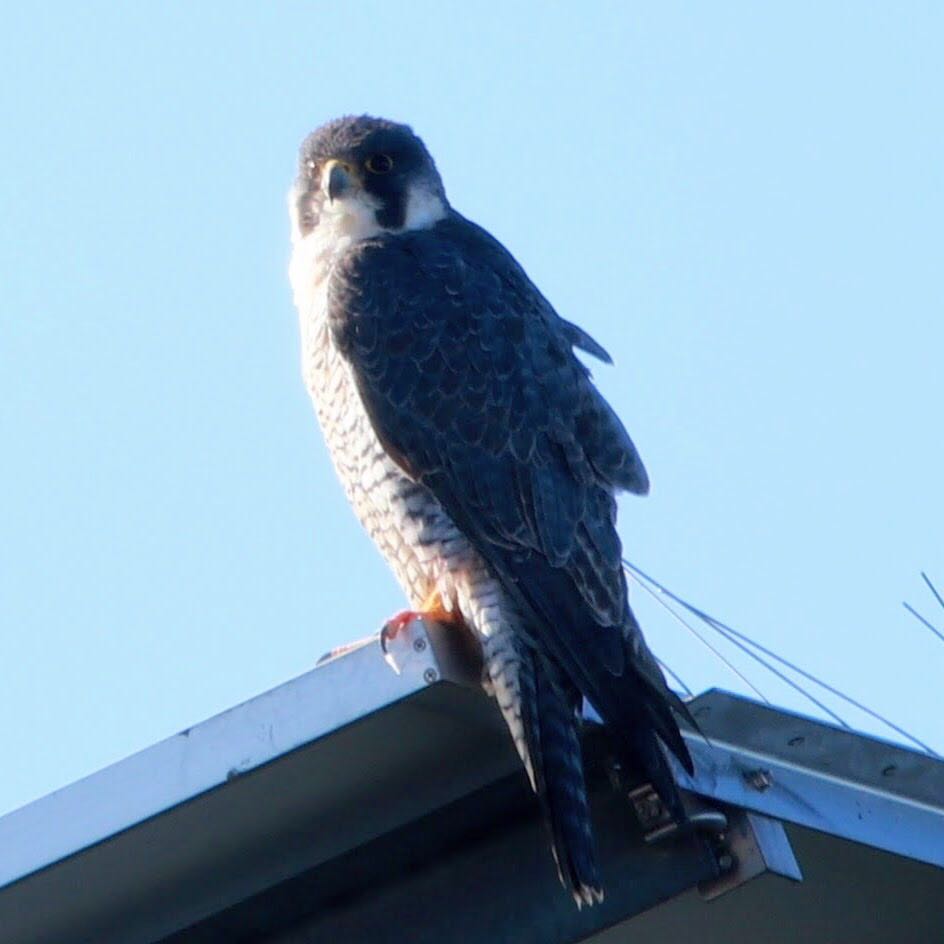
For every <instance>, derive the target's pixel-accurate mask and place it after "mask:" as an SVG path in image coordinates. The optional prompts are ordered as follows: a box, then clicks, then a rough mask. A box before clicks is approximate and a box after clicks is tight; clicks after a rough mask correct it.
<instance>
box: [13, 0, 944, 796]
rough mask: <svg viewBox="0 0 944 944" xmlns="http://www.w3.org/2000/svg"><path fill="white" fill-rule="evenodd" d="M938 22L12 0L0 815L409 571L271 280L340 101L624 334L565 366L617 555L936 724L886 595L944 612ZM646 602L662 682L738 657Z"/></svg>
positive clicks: (200, 702) (201, 714)
mask: <svg viewBox="0 0 944 944" xmlns="http://www.w3.org/2000/svg"><path fill="white" fill-rule="evenodd" d="M942 26H944V16H942V13H941V8H940V6H939V5H937V4H931V3H928V4H917V3H902V4H895V5H891V4H885V5H880V4H868V3H866V4H826V5H824V4H791V5H789V7H784V8H782V9H780V10H779V11H775V10H773V9H772V8H771V5H767V4H763V5H762V4H751V3H745V4H710V5H709V4H704V5H694V4H674V3H661V2H660V3H650V4H645V5H637V4H631V3H630V4H625V3H611V4H604V3H597V4H589V5H587V6H586V7H583V8H581V10H580V12H579V13H578V12H577V10H576V7H575V5H573V4H540V5H538V4H516V3H512V4H502V5H501V6H499V5H498V4H475V3H461V4H459V3H449V2H446V3H411V4H409V5H405V4H394V3H378V2H363V3H358V4H340V5H339V4H316V3H272V4H243V3H239V2H235V3H234V2H228V3H209V2H208V3H201V4H184V3H168V4H161V5H158V4H149V5H144V4H140V5H122V6H119V5H113V4H94V3H93V4H83V5H80V6H76V5H75V4H65V3H52V4H48V5H45V6H44V7H42V9H41V11H38V10H36V9H31V10H27V9H26V8H25V7H23V6H22V5H21V6H20V8H19V9H17V10H15V11H8V12H7V13H6V14H5V22H4V30H3V31H2V33H0V61H2V62H3V63H4V81H3V82H2V83H0V112H2V114H3V115H4V120H3V122H2V124H0V154H2V157H0V161H2V167H3V173H2V174H0V208H2V212H3V217H4V220H3V222H4V225H3V227H2V229H0V436H2V443H3V462H2V463H0V716H2V717H3V718H5V719H6V723H5V724H4V725H3V726H2V728H0V738H2V744H3V753H4V756H5V757H6V758H7V763H5V764H4V765H3V767H4V769H3V775H2V776H0V811H2V810H6V809H10V808H12V807H15V806H17V805H19V804H21V803H24V802H26V801H28V800H30V799H32V798H34V797H36V796H39V795H41V794H43V793H46V792H48V791H49V790H51V789H54V788H56V787H58V786H61V785H63V784H65V783H67V782H69V781H71V780H73V779H76V778H77V777H79V776H82V775H84V774H86V773H89V772H91V771H92V770H95V769H97V768H99V767H101V766H103V765H104V764H106V763H109V762H111V761H113V760H115V759H117V758H119V757H121V756H123V755H126V754H128V753H130V752H133V751H135V750H137V749H139V748H141V747H144V746H146V745H147V744H149V743H152V742H153V741H155V740H157V739H159V738H161V737H164V736H166V735H169V734H171V733H172V732H174V731H176V730H178V729H180V728H183V727H185V726H187V725H189V724H191V723H193V722H196V721H198V720H200V719H202V718H205V717H207V716H209V715H211V714H213V713H216V712H218V711H220V710H222V709H224V708H226V707H229V706H230V705H232V704H235V703H237V702H239V701H241V700H244V699H246V698H248V697H251V696H252V695H254V694H256V693H258V692H261V691H263V690H265V689H267V688H269V687H271V686H273V685H275V684H277V683H278V682H280V681H283V680H285V679H286V678H289V677H291V676H294V675H297V674H299V673H301V672H304V671H306V670H307V669H308V668H310V667H311V666H312V665H313V663H314V661H315V660H316V658H317V657H318V656H319V655H320V654H321V653H322V652H323V651H324V650H326V649H327V648H329V647H330V646H332V645H335V644H337V643H340V642H342V641H344V640H346V639H350V638H357V637H359V636H362V635H365V634H367V633H369V632H371V631H373V630H375V629H376V628H377V627H378V626H379V625H380V623H381V622H382V620H383V619H384V618H385V617H386V616H388V615H390V614H391V613H392V612H394V611H395V610H397V609H398V608H399V607H400V606H401V599H400V594H399V591H398V589H397V587H396V586H395V584H394V582H393V579H392V577H391V576H390V575H389V574H388V573H387V571H386V569H385V565H384V564H383V562H382V561H381V560H380V558H379V557H378V555H377V554H376V553H375V552H374V550H373V548H372V547H371V545H370V544H369V542H368V540H367V538H366V537H365V536H364V535H363V534H362V533H361V531H360V529H359V527H358V526H357V524H356V523H355V520H354V518H353V515H352V514H351V512H350V511H349V509H348V508H347V506H346V504H345V503H344V500H343V498H342V495H341V491H340V488H339V487H338V486H337V484H336V483H335V481H334V477H333V472H332V470H331V467H330V465H329V462H328V459H327V455H326V452H325V449H324V447H323V445H322V444H321V440H320V436H319V434H318V431H317V428H316V425H315V421H314V418H313V415H312V412H311V409H310V406H309V404H308V402H307V399H306V394H305V391H304V389H303V386H302V382H301V379H300V373H299V355H298V341H297V335H296V331H297V328H296V321H295V313H294V310H293V308H292V305H291V299H290V294H289V288H288V281H287V275H286V270H287V261H288V254H289V248H288V223H287V214H286V209H285V195H286V192H287V189H288V186H289V183H290V180H291V177H292V174H293V170H294V162H295V152H296V147H297V144H298V142H299V141H300V139H301V138H302V137H303V135H304V134H305V133H307V132H308V131H309V130H310V129H311V128H312V127H314V126H316V125H318V124H320V123H321V122H323V121H325V120H327V119H329V118H331V117H334V116H336V115H338V114H343V113H347V112H362V111H369V112H372V113H376V114H382V115H385V116H388V117H392V118H396V119H399V120H403V121H407V122H409V123H411V124H412V125H413V126H414V127H415V129H416V130H417V131H418V132H419V133H420V134H421V135H422V136H423V137H424V138H425V140H426V142H427V144H428V146H429V147H430V149H431V151H432V152H433V154H434V155H435V157H436V159H437V162H438V164H439V167H440V170H441V171H442V174H443V177H444V179H445V182H446V187H447V191H448V193H449V195H450V198H451V199H452V201H453V203H454V204H455V205H456V206H457V207H458V208H459V209H460V210H462V212H464V213H465V214H466V215H468V216H470V217H472V218H473V219H475V220H476V221H478V222H480V223H482V224H483V225H485V226H486V227H487V228H489V229H490V230H491V231H492V232H494V233H495V234H496V235H497V236H498V237H499V238H500V239H502V241H503V242H505V243H506V245H507V246H508V247H509V248H510V249H511V250H512V251H513V252H514V253H515V254H516V256H517V257H518V258H519V260H521V261H522V263H523V264H524V265H525V267H526V268H527V269H528V271H529V272H530V274H531V276H532V277H533V278H534V280H535V281H536V282H537V284H538V285H539V286H540V287H541V289H542V290H543V291H544V293H545V294H546V295H547V296H548V297H549V298H550V299H551V300H552V302H553V303H554V304H555V305H556V307H557V308H558V310H559V311H560V313H561V314H562V315H564V316H565V317H567V318H570V319H573V320H576V321H578V322H579V323H581V324H582V325H583V326H584V327H585V328H587V329H588V330H589V331H590V332H591V333H592V334H593V335H595V336H596V337H597V338H598V339H599V340H600V341H601V342H602V343H603V344H604V345H605V346H606V347H607V348H609V350H610V351H611V352H612V354H613V355H614V357H615V359H616V362H617V363H616V367H615V368H606V367H600V368H599V369H597V370H596V375H597V378H598V381H599V383H600V386H601V387H602V389H603V390H604V392H605V393H606V394H607V396H608V397H609V398H610V399H611V401H612V402H613V404H614V405H615V406H616V408H617V409H618V411H619V413H620V414H621V416H622V417H623V418H624V420H625V422H626V424H627V426H628V427H629V429H630V430H631V432H632V434H633V436H634V438H635V440H636V442H637V444H638V446H639V448H640V450H641V452H642V454H643V457H644V459H645V461H646V463H647V466H648V468H649V472H650V475H651V477H652V480H653V492H652V495H651V496H650V497H649V498H647V499H645V500H639V499H626V500H624V501H623V502H622V505H621V526H620V527H621V533H622V535H623V539H624V543H625V545H626V549H627V552H628V554H629V555H630V557H631V558H632V559H633V560H635V561H636V562H637V563H638V564H640V565H641V566H643V567H644V568H645V569H647V570H649V571H651V572H652V573H653V574H655V575H656V576H658V577H659V578H660V579H662V580H663V581H664V582H666V583H667V584H668V585H669V586H670V587H671V588H673V589H674V590H676V591H678V592H680V593H682V594H683V595H685V596H687V597H689V598H691V599H692V600H694V601H695V602H697V603H699V604H700V605H702V606H703V607H705V608H706V609H708V610H709V611H711V612H714V613H716V614H717V615H719V616H722V617H725V618H727V619H729V620H730V621H731V622H733V623H734V625H736V626H738V627H739V628H741V629H744V630H746V631H749V632H750V633H752V634H753V635H754V636H755V637H756V638H758V639H760V640H761V641H763V642H764V643H766V644H767V645H769V646H772V647H773V648H774V649H776V650H778V651H780V652H782V653H783V654H785V655H788V656H790V657H791V658H794V659H797V660H799V661H801V662H802V663H803V664H804V665H805V666H807V667H808V668H810V669H812V670H814V671H817V672H819V673H821V674H823V675H825V676H827V677H828V678H829V679H830V680H832V681H833V682H835V683H837V684H839V685H840V686H841V687H842V688H844V689H845V690H847V691H848V692H850V693H851V694H854V695H856V696H857V697H859V698H861V699H863V700H865V701H867V702H868V703H869V704H870V705H872V706H873V707H875V708H877V709H879V710H881V711H884V712H886V713H887V714H889V715H891V716H893V717H894V718H895V719H896V720H898V721H899V722H901V723H902V724H904V725H905V726H906V727H908V728H909V729H911V730H912V731H913V732H914V733H915V734H917V735H919V736H921V737H923V738H924V739H926V740H928V741H930V742H931V743H932V744H934V745H935V746H936V747H937V748H938V749H939V750H944V720H942V716H941V712H940V690H941V678H942V674H944V646H942V645H941V644H940V643H939V642H937V641H936V640H935V639H934V638H933V637H932V636H931V634H930V633H928V632H927V631H926V630H924V629H923V628H922V627H921V626H920V625H919V624H918V623H917V622H916V621H915V620H914V619H913V618H912V617H910V616H909V615H908V614H906V613H905V612H904V611H903V610H902V608H901V600H902V599H904V598H907V599H910V600H911V601H912V602H913V603H915V604H916V605H918V606H919V607H920V608H922V609H923V610H925V611H926V612H927V613H928V615H933V616H934V617H935V618H937V620H938V622H939V623H941V622H944V614H942V613H940V612H937V613H935V611H934V607H933V606H932V605H931V602H930V595H929V594H928V593H927V592H926V591H925V590H924V588H923V586H922V584H921V582H920V578H919V571H920V570H922V569H924V570H927V571H928V572H929V574H930V575H931V576H932V578H936V579H937V580H938V582H939V584H944V552H942V547H944V543H942V535H944V505H942V501H941V497H940V490H941V477H942V466H944V461H942V460H944V446H942V440H941V435H940V428H941V419H940V413H941V405H942V403H944V379H942V377H944V370H942V351H944V328H942V312H944V306H942V294H944V292H942V284H941V247H942V225H944V224H942V220H944V194H942V167H944V140H942V138H944V134H942V121H941V117H940V116H941V108H940V99H941V90H942V86H944V82H942V78H944V77H942V66H941V57H940V47H941V41H942ZM636 599H639V594H637V596H636ZM639 609H640V612H641V615H642V617H643V620H644V625H645V626H646V628H647V632H648V635H649V638H650V640H651V642H652V644H653V646H654V648H655V649H656V650H657V652H658V653H659V654H660V655H661V656H662V657H663V658H665V659H666V660H667V661H668V662H669V663H670V664H671V665H672V666H673V667H674V668H675V669H677V670H678V671H679V672H680V674H681V675H682V676H683V677H684V678H685V679H686V681H687V682H688V684H689V685H690V686H691V687H693V688H694V689H696V690H700V689H703V688H706V687H709V686H711V685H723V686H725V687H729V688H734V689H735V690H743V687H742V686H741V685H740V684H739V683H738V682H737V680H736V679H735V678H733V677H732V676H731V675H730V674H729V673H728V672H727V671H726V670H725V669H724V668H723V666H722V665H721V664H720V663H719V662H718V661H717V660H715V659H714V658H713V657H711V656H710V655H708V654H706V652H705V650H704V649H703V648H702V647H701V646H700V645H698V644H697V642H695V641H693V640H692V639H691V638H690V637H689V636H687V635H686V634H685V632H684V630H682V629H680V627H678V626H677V625H676V624H674V623H673V622H672V621H670V620H668V619H666V618H665V617H664V615H662V614H660V613H658V612H657V611H656V610H655V609H654V608H653V607H652V606H651V605H650V604H648V603H647V602H646V601H644V600H640V601H639ZM741 664H743V663H741ZM750 674H751V677H752V679H753V680H755V681H756V682H757V683H758V684H760V685H762V687H763V688H764V690H765V693H766V694H767V695H768V696H769V697H771V698H772V699H774V700H776V701H778V702H781V703H784V704H787V705H790V706H793V707H801V704H802V703H801V702H799V701H798V700H797V699H796V698H795V697H794V696H792V695H791V693H789V692H788V691H785V690H783V689H782V688H781V687H778V686H777V685H775V684H773V683H772V682H769V681H768V680H766V679H765V678H764V676H763V674H762V673H760V672H758V671H756V670H750ZM849 718H850V721H853V722H854V723H855V724H857V725H861V726H863V727H866V728H867V729H868V730H878V729H876V728H874V726H872V725H871V724H869V723H867V721H866V719H863V718H862V717H860V716H856V715H855V714H854V713H850V715H849Z"/></svg>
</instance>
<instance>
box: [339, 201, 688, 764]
mask: <svg viewBox="0 0 944 944" xmlns="http://www.w3.org/2000/svg"><path fill="white" fill-rule="evenodd" d="M329 319H330V325H331V330H332V332H333V334H334V337H335V341H336V343H337V344H338V346H339V348H340V350H341V351H342V354H343V355H344V357H345V358H346V359H347V360H348V362H349V364H350V365H351V367H352V371H353V375H354V378H355V380H356V383H357V386H358V389H359V391H360V394H361V398H362V400H363V402H364V405H365V408H366V410H367V412H368V414H369V416H370V418H371V422H372V423H373V426H374V429H375V431H376V432H377V434H378V437H379V438H380V440H381V442H382V443H383V445H384V448H385V449H386V450H387V451H388V452H389V453H390V454H391V456H392V457H393V458H394V459H395V461H397V462H398V463H399V464H400V465H401V467H402V468H403V469H404V470H405V471H406V472H407V474H408V475H410V476H411V477H412V478H414V479H415V480H416V481H418V482H420V483H422V484H423V485H424V486H426V487H427V488H429V489H430V491H431V492H432V493H433V494H434V495H435V497H436V498H437V499H438V501H439V502H440V504H441V505H442V506H443V508H444V509H445V510H446V512H447V513H448V514H449V516H450V517H451V518H452V520H453V521H454V522H455V524H456V526H457V527H458V528H459V529H460V530H461V531H462V532H463V533H464V534H465V535H466V536H467V537H468V538H469V540H470V541H471V542H472V544H473V545H474V546H475V548H476V549H477V550H478V552H479V553H480V554H481V555H482V556H483V558H484V559H485V560H486V561H487V562H488V563H489V565H490V566H491V568H492V570H493V571H494V572H495V574H496V575H497V576H498V577H499V579H500V580H501V581H502V584H503V586H504V587H505V590H506V592H508V593H509V594H510V596H511V597H512V598H513V599H514V600H515V602H516V603H517V605H518V606H519V608H520V610H521V611H522V613H524V614H525V615H526V618H527V622H528V631H529V632H530V633H531V634H533V637H534V638H533V640H532V642H533V644H534V645H535V646H537V647H538V648H539V649H540V650H541V651H542V652H543V653H545V654H546V655H547V656H549V657H550V658H552V659H554V661H555V662H557V663H558V664H559V665H560V666H561V667H562V668H563V669H564V671H565V672H567V674H568V675H569V676H570V678H571V680H572V682H573V684H574V685H575V686H576V687H577V688H578V689H579V690H580V691H581V692H582V693H583V694H584V695H585V696H586V697H587V698H588V699H589V700H590V701H591V703H593V704H594V705H595V707H596V708H597V710H598V711H599V712H600V714H601V715H602V716H603V718H604V720H605V721H607V722H612V723H613V725H614V727H617V728H624V729H625V728H626V727H627V726H636V727H639V725H640V722H641V721H643V722H647V726H651V728H653V729H654V730H656V731H657V732H658V733H659V734H660V736H662V738H663V740H664V741H665V742H666V743H667V744H669V746H670V747H672V748H673V750H674V751H675V752H676V753H678V754H680V759H682V760H683V762H685V763H686V765H688V764H689V763H690V760H689V759H688V755H687V751H685V748H684V744H683V743H682V742H681V739H680V737H679V736H678V730H677V727H676V725H675V722H674V719H673V718H672V716H671V712H670V710H669V708H668V701H667V697H666V691H662V690H657V689H659V685H658V683H657V682H655V681H653V679H652V677H651V672H650V671H649V666H648V664H643V663H644V662H645V660H644V659H641V658H640V657H639V655H638V650H639V647H638V645H636V644H635V643H634V640H637V638H638V642H639V643H640V644H641V645H642V647H643V648H644V647H645V644H644V643H642V641H641V637H640V636H639V633H638V628H637V627H636V626H635V621H634V620H633V617H632V614H631V613H630V611H629V607H628V603H627V594H626V582H625V576H624V573H623V569H622V562H621V546H620V541H619V537H618V535H617V533H616V528H615V521H616V503H615V498H614V491H616V490H620V489H625V490H629V491H633V492H645V491H646V490H647V488H648V479H647V477H646V473H645V470H644V468H643V465H642V462H641V461H640V459H639V456H638V454H637V452H636V449H635V447H634V445H633V443H632V441H631V440H630V438H629V436H628V434H627V432H626V430H625V428H624V427H623V425H622V423H621V422H620V421H619V419H618V418H617V417H616V415H615V413H614V412H613V410H612V409H611V408H610V407H609V405H608V404H607V403H606V401H605V400H604V399H603V397H602V396H601V395H600V394H599V392H598V391H597V390H596V388H595V387H594V386H593V384H592V382H591V380H590V376H589V372H588V371H587V369H586V367H584V366H583V365H582V364H581V363H580V361H579V360H578V359H577V358H576V357H575V355H574V353H573V346H574V345H575V344H576V345H578V346H580V347H582V348H584V349H589V350H591V352H592V353H595V354H602V355H605V352H604V351H603V349H602V348H600V347H599V345H597V344H596V342H593V341H592V339H590V338H589V336H587V335H586V334H584V332H582V331H581V330H580V329H576V328H575V326H573V325H570V324H569V323H568V322H565V321H564V320H563V319H560V318H559V317H558V316H557V315H556V313H555V312H554V311H553V309H552V308H551V307H550V305H549V304H548V303H547V302H546V300H545V299H544V298H543V297H542V296H541V294H540V293H539V292H538V290H537V289H536V288H535V287H534V286H533V285H532V283H531V282H530V281H529V280H528V278H527V276H526V275H525V274H524V272H523V270H521V268H520V267H519V266H518V264H517V263H516V262H515V261H514V259H513V258H512V257H511V256H510V254H508V253H507V251H505V250H504V249H503V248H502V247H501V245H500V244H498V243H497V242H496V241H495V240H494V239H492V237H490V236H489V235H488V234H487V233H485V231H484V230H481V229H480V228H479V227H476V226H474V224H471V223H469V222H468V221H466V220H464V219H463V218H461V217H459V216H457V215H456V216H453V217H450V218H449V219H447V220H446V221H443V222H441V223H439V224H438V225H437V226H436V227H434V228H433V229H432V230H423V231H415V232H410V233H405V234H401V235H397V236H390V237H381V238H379V239H376V240H370V241H365V242H364V243H361V244H359V245H358V246H357V247H355V248H354V249H352V250H351V251H350V252H348V253H347V255H346V256H345V257H344V258H343V259H342V260H341V261H340V262H339V264H338V266H337V267H336V270H335V273H334V275H333V276H332V282H331V289H330V295H329ZM627 638H628V640H629V641H627ZM627 682H631V683H632V684H626V683H627ZM662 688H663V689H664V683H663V685H662ZM627 736H628V737H631V738H632V737H633V735H627ZM649 740H651V739H646V744H645V745H640V744H638V743H636V742H635V741H633V743H632V744H631V745H630V747H631V749H632V752H633V753H634V754H636V755H647V754H650V753H651V745H650V744H649ZM652 763H656V764H657V765H658V761H652ZM646 766H647V767H648V766H650V763H649V761H646ZM659 766H661V765H659Z"/></svg>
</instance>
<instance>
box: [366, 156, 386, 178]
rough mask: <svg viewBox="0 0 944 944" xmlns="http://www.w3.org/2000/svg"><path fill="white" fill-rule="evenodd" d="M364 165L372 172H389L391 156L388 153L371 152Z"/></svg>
mask: <svg viewBox="0 0 944 944" xmlns="http://www.w3.org/2000/svg"><path fill="white" fill-rule="evenodd" d="M364 166H365V167H366V168H367V169H368V170H369V171H370V172H371V173H372V174H389V173H390V171H392V170H393V158H392V157H391V156H390V155H389V154H371V155H370V157H368V158H367V160H366V161H365V162H364Z"/></svg>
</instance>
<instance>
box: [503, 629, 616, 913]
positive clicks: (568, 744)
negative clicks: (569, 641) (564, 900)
mask: <svg viewBox="0 0 944 944" xmlns="http://www.w3.org/2000/svg"><path fill="white" fill-rule="evenodd" d="M490 650H491V651H490ZM485 656H486V667H487V671H488V674H489V679H490V681H491V686H492V688H493V692H494V694H495V696H496V698H497V699H498V704H499V707H500V708H501V710H502V714H503V715H504V718H505V722H506V723H507V725H508V727H509V729H510V731H511V734H512V737H513V738H514V741H515V746H516V747H517V749H518V753H519V755H520V756H521V759H522V761H523V762H524V765H525V769H526V770H527V773H528V777H529V778H530V780H531V786H532V787H533V788H534V792H535V794H536V795H537V798H538V803H539V805H540V807H541V813H542V816H543V819H544V822H545V825H546V827H547V830H548V834H549V838H550V843H551V851H552V852H553V854H554V861H555V862H556V863H557V874H558V876H559V877H560V880H561V884H562V885H563V886H564V887H565V888H566V889H567V890H568V891H569V892H570V893H571V894H572V895H573V898H574V901H575V902H576V903H577V906H578V907H580V906H582V905H585V904H586V905H592V904H594V903H595V902H600V901H602V900H603V888H602V885H601V883H600V875H599V871H598V869H597V861H596V852H595V848H594V841H593V831H592V824H591V820H590V807H589V803H588V800H587V786H586V781H585V779H584V772H583V755H582V753H581V747H580V736H579V733H580V720H579V715H578V711H577V709H578V706H579V704H580V694H579V692H578V691H577V689H576V688H574V687H573V685H572V684H571V683H570V682H569V681H568V680H567V678H566V677H565V676H564V674H563V673H562V672H561V671H560V670H559V669H557V668H556V667H555V666H554V665H552V664H551V663H550V662H548V661H547V660H546V659H542V658H541V657H540V656H538V655H537V654H535V653H534V652H533V651H532V650H530V649H529V648H527V647H526V646H525V645H524V644H521V643H518V644H517V645H515V646H514V652H513V653H511V652H509V651H508V647H507V646H501V647H488V646H486V651H485Z"/></svg>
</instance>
